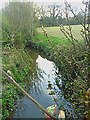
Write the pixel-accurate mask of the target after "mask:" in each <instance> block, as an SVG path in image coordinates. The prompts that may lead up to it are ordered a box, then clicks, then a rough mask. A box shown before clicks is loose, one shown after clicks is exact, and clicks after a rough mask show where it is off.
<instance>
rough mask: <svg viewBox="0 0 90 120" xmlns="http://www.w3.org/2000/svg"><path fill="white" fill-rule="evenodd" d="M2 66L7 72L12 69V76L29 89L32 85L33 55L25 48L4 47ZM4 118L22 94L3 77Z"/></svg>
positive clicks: (3, 119) (3, 118) (12, 109)
mask: <svg viewBox="0 0 90 120" xmlns="http://www.w3.org/2000/svg"><path fill="white" fill-rule="evenodd" d="M2 49H3V50H2V54H3V56H2V67H3V69H4V70H5V71H6V72H7V70H10V71H11V73H12V74H11V76H12V77H13V78H14V79H15V80H16V82H17V83H18V84H19V85H20V86H21V87H22V88H24V89H25V90H26V91H28V88H29V87H28V86H29V85H30V83H29V81H28V79H31V78H30V74H32V73H33V72H32V70H31V65H33V61H32V59H31V56H30V55H29V54H28V53H27V50H25V49H16V48H15V47H12V48H11V47H9V46H8V47H7V45H6V47H3V48H2ZM2 85H3V86H2V88H3V91H2V115H3V116H2V120H5V119H6V118H7V117H9V116H10V114H11V113H12V112H13V111H14V109H15V106H16V100H17V99H18V98H20V97H21V96H22V93H21V91H19V90H18V89H17V88H16V87H15V86H14V85H12V84H11V83H9V82H8V81H7V80H6V78H4V77H2Z"/></svg>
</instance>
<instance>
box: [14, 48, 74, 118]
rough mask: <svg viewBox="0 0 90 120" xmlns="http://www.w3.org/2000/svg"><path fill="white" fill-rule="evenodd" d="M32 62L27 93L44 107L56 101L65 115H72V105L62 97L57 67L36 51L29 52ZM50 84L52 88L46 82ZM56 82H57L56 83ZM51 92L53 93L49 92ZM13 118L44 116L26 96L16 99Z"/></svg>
mask: <svg viewBox="0 0 90 120" xmlns="http://www.w3.org/2000/svg"><path fill="white" fill-rule="evenodd" d="M29 54H30V56H31V58H32V59H33V63H32V64H31V69H32V75H31V79H32V80H31V79H30V80H29V82H30V86H29V91H28V93H29V94H30V95H31V96H32V97H33V98H34V99H35V100H36V101H37V102H39V103H40V104H41V105H42V106H43V107H44V108H47V107H48V106H50V105H53V104H55V103H56V101H54V99H55V100H57V103H58V104H59V106H63V108H64V110H65V113H66V115H68V114H70V115H71V116H72V115H73V117H74V112H73V107H72V105H71V103H69V102H68V101H66V100H65V99H64V95H63V91H62V90H61V89H60V88H61V87H62V80H61V75H60V74H58V75H57V73H58V68H57V67H56V65H55V64H54V62H52V61H49V60H47V59H46V58H45V57H42V56H41V55H40V54H38V53H37V52H36V51H33V50H30V52H29ZM49 83H51V84H52V88H51V89H49V88H48V84H49ZM57 83H58V84H57ZM51 92H53V94H50V93H51ZM13 118H45V116H44V114H43V112H42V111H41V110H40V109H39V108H38V107H37V106H36V105H34V103H32V101H30V100H29V99H28V98H27V97H25V96H24V97H22V98H21V99H18V100H17V106H16V109H15V111H14V114H13Z"/></svg>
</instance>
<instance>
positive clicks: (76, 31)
mask: <svg viewBox="0 0 90 120" xmlns="http://www.w3.org/2000/svg"><path fill="white" fill-rule="evenodd" d="M64 27H65V28H66V27H68V26H64ZM71 27H72V32H73V35H74V36H75V38H77V39H78V40H82V37H81V35H80V31H81V29H82V26H81V25H71ZM44 28H45V30H46V31H47V33H48V35H50V36H56V37H59V38H65V36H64V35H63V33H62V32H61V31H60V27H59V26H58V27H57V26H56V27H44ZM37 31H38V33H40V34H41V33H42V28H41V27H40V28H37Z"/></svg>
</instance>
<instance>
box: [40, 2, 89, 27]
mask: <svg viewBox="0 0 90 120" xmlns="http://www.w3.org/2000/svg"><path fill="white" fill-rule="evenodd" d="M71 7H72V6H71ZM40 12H41V14H40V17H39V19H38V23H39V26H42V25H43V26H46V27H50V26H59V25H68V24H70V25H80V21H81V22H82V24H84V12H83V10H82V9H81V10H79V11H77V10H75V11H74V14H75V16H74V14H73V15H72V13H71V11H70V10H69V9H68V10H67V12H68V15H69V17H68V20H67V16H66V13H65V11H62V7H61V5H57V4H51V5H48V7H47V9H45V8H44V7H43V6H41V8H40ZM76 18H78V19H79V20H80V21H78V20H77V19H76ZM68 21H69V23H68ZM87 23H88V22H87Z"/></svg>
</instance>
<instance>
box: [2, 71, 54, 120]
mask: <svg viewBox="0 0 90 120" xmlns="http://www.w3.org/2000/svg"><path fill="white" fill-rule="evenodd" d="M2 75H3V76H5V77H6V78H7V80H8V81H9V82H11V83H12V84H13V85H15V86H16V87H17V88H18V89H19V90H20V91H21V92H22V93H23V94H24V95H25V96H27V97H28V98H29V99H30V100H31V101H32V102H33V103H34V104H36V105H37V107H38V108H40V109H41V110H42V111H43V112H44V113H46V114H47V115H48V116H50V117H51V118H52V119H53V120H56V118H55V117H54V116H53V115H51V114H50V113H49V112H48V111H46V109H45V108H44V107H43V106H41V105H40V104H39V103H38V102H37V101H36V100H35V99H34V98H33V97H31V96H30V95H29V94H28V93H27V92H26V91H25V90H24V89H23V88H21V87H20V86H19V84H18V83H17V82H16V81H15V80H14V79H13V78H12V77H11V76H9V75H8V74H7V73H6V72H5V71H4V70H2Z"/></svg>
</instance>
